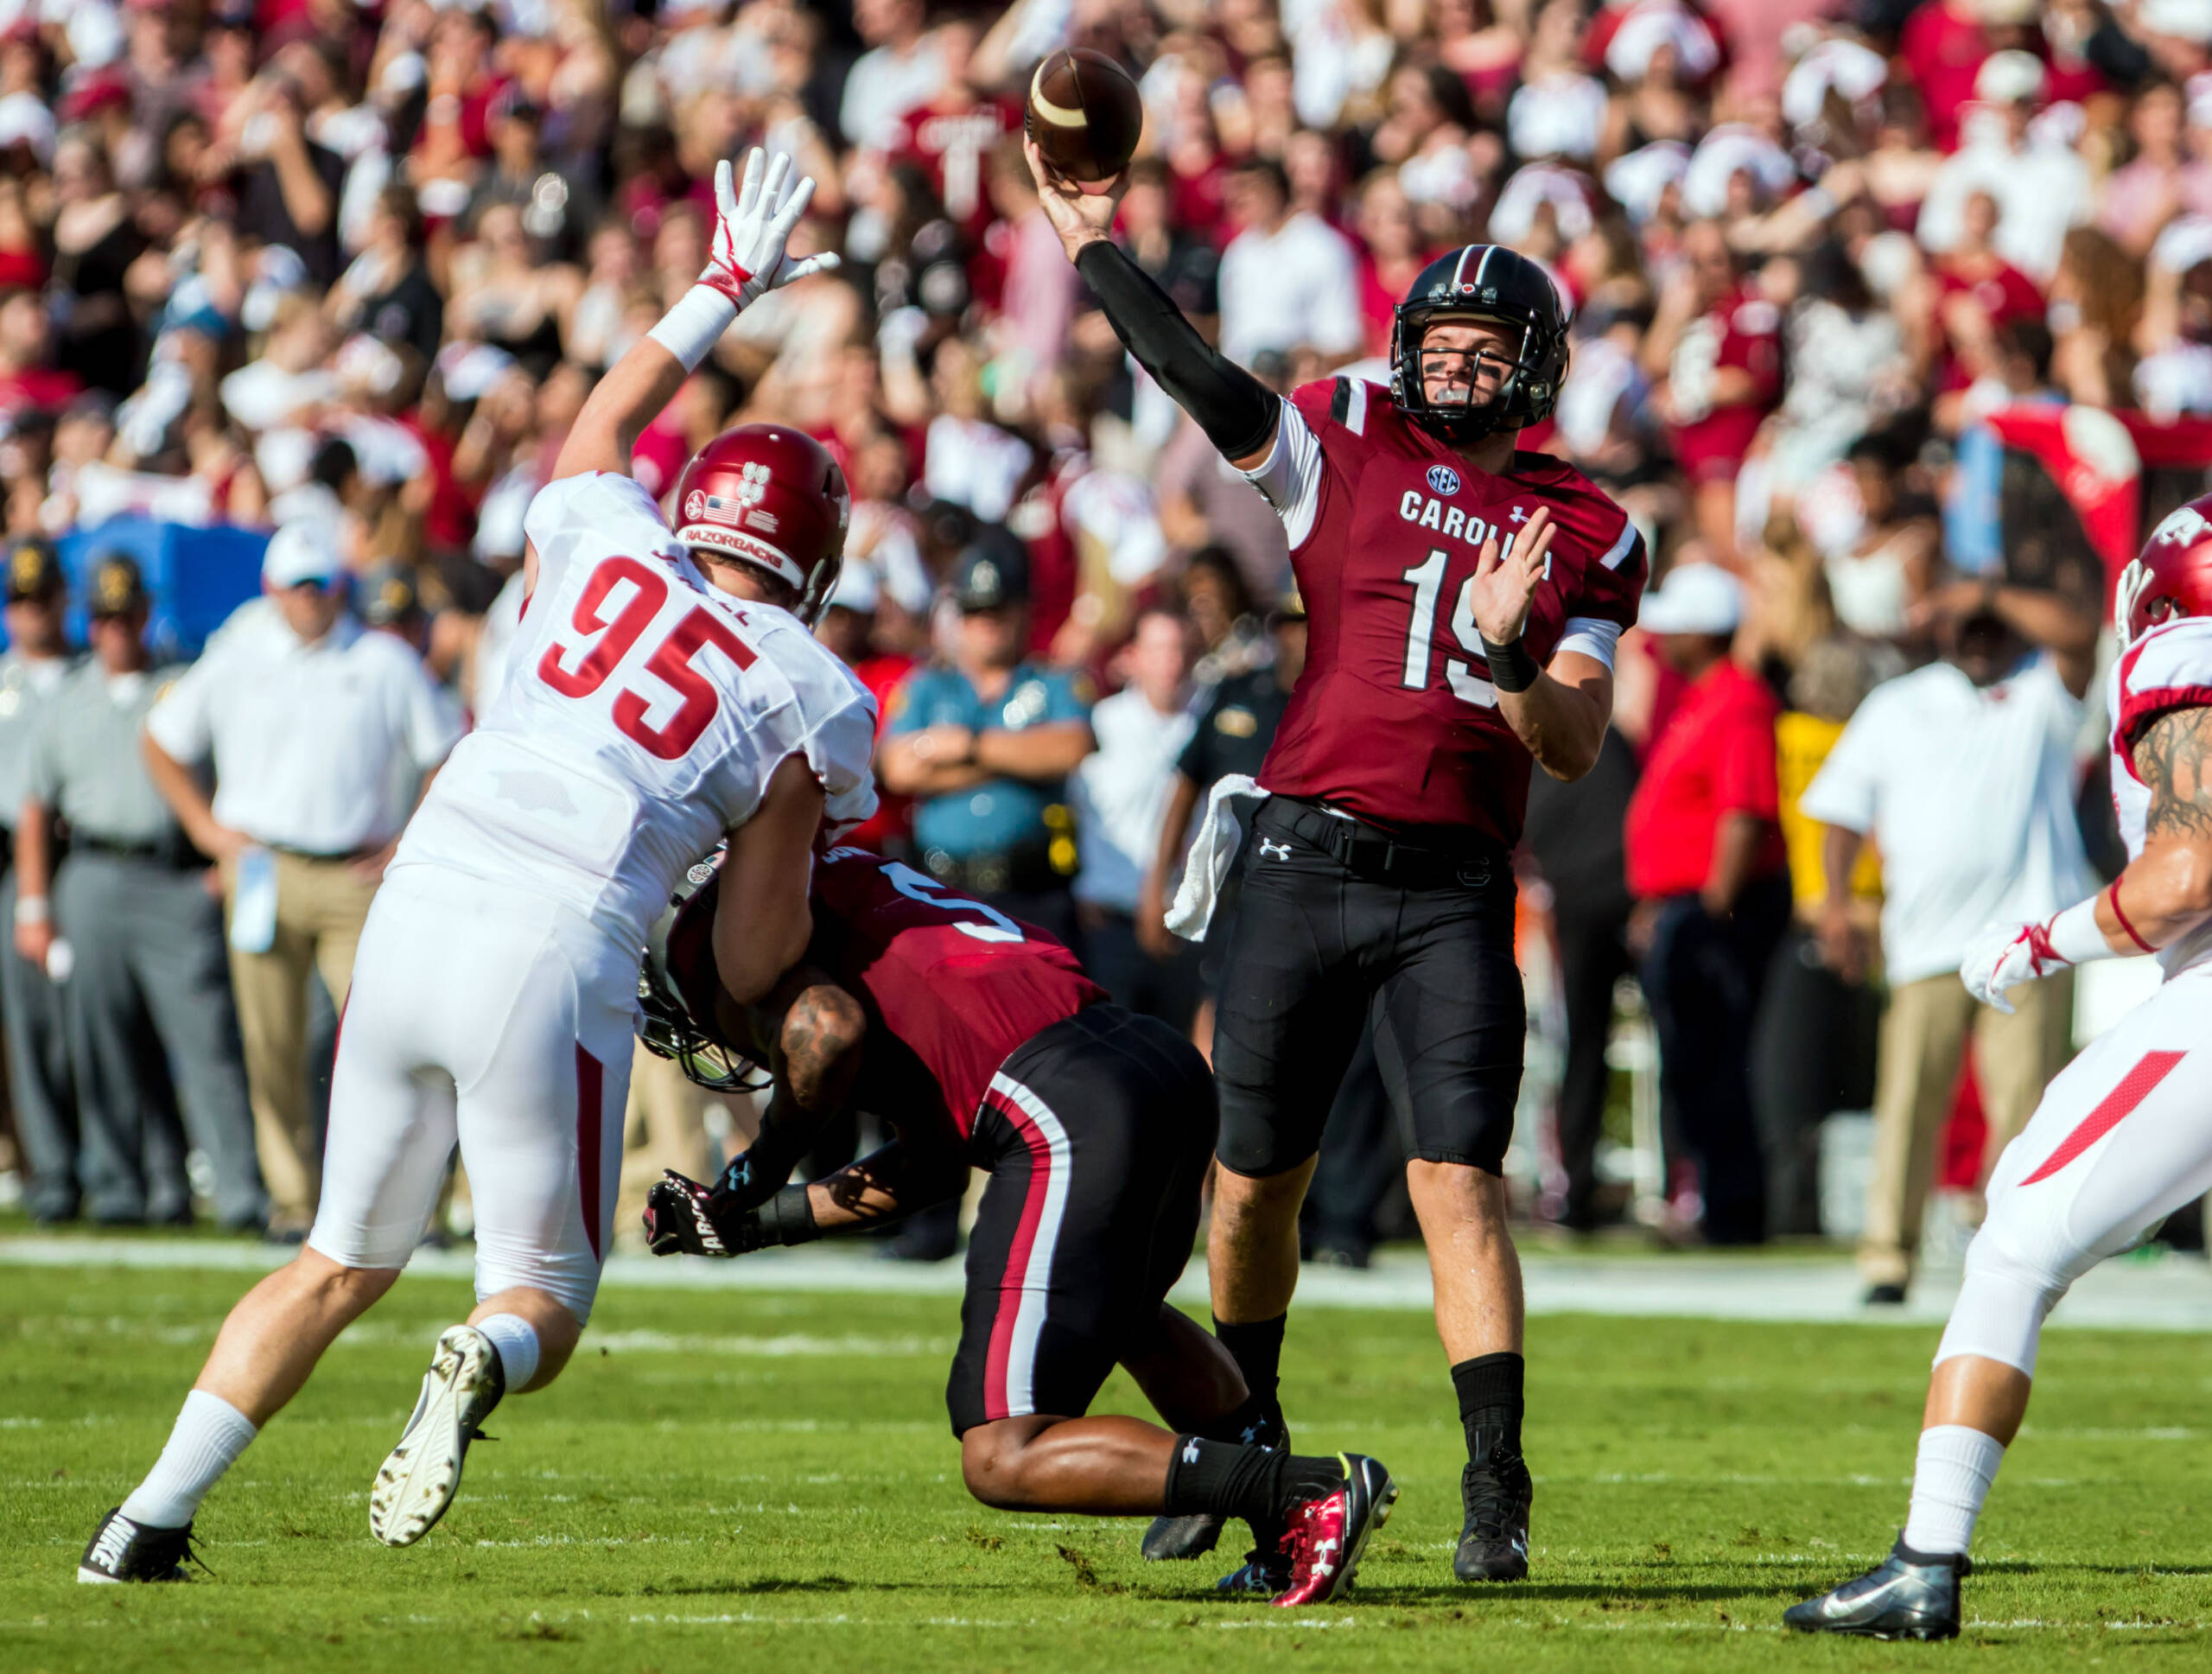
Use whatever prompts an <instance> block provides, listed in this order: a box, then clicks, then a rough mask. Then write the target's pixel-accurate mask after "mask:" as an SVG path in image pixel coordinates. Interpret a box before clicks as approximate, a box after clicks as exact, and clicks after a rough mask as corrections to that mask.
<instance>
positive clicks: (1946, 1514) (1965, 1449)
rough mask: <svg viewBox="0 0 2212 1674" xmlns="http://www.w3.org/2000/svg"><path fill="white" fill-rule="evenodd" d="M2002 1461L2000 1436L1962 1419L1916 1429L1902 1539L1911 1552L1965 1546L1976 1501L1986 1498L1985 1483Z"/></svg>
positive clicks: (1954, 1549)
mask: <svg viewBox="0 0 2212 1674" xmlns="http://www.w3.org/2000/svg"><path fill="white" fill-rule="evenodd" d="M2004 1462H2005V1444H2004V1443H2003V1442H1999V1440H1998V1439H1997V1438H1996V1437H1995V1436H1993V1435H1983V1434H1982V1433H1981V1432H1980V1430H1977V1429H1967V1427H1966V1426H1965V1425H1964V1424H1937V1425H1936V1426H1934V1427H1933V1428H1932V1429H1924V1430H1923V1431H1921V1433H1920V1457H1919V1458H1918V1460H1917V1461H1915V1463H1914V1465H1913V1469H1912V1512H1911V1514H1910V1516H1908V1517H1907V1518H1905V1524H1904V1544H1906V1545H1908V1546H1910V1547H1911V1548H1912V1550H1914V1551H1916V1552H1946V1553H1948V1552H1963V1551H1965V1550H1967V1546H1968V1545H1969V1544H1971V1543H1972V1541H1973V1539H1974V1519H1975V1518H1978V1517H1980V1515H1981V1502H1982V1501H1983V1500H1985V1499H1988V1498H1989V1485H1990V1484H1991V1483H1993V1482H1994V1481H1995V1480H1997V1467H1999V1465H2001V1464H2003V1463H2004Z"/></svg>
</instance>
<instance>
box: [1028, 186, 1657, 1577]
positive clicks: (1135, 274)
mask: <svg viewBox="0 0 2212 1674" xmlns="http://www.w3.org/2000/svg"><path fill="white" fill-rule="evenodd" d="M1029 161H1030V167H1031V169H1032V171H1033V173H1034V174H1035V175H1036V177H1037V181H1038V188H1039V193H1040V194H1041V202H1042V204H1043V207H1044V209H1045V213H1046V215H1047V216H1048V217H1049V218H1050V219H1051V220H1052V226H1053V229H1054V231H1055V232H1058V235H1059V238H1060V242H1061V245H1062V246H1063V247H1064V248H1065V250H1066V251H1067V254H1068V257H1069V258H1070V259H1071V261H1072V262H1074V263H1075V264H1076V266H1077V269H1078V270H1079V271H1081V273H1082V275H1083V277H1084V281H1085V282H1086V283H1088V284H1089V285H1090V290H1091V291H1092V293H1093V294H1094V295H1096V296H1097V298H1098V300H1099V304H1100V306H1101V308H1102V309H1103V310H1104V312H1105V315H1106V318H1107V320H1108V321H1109V323H1111V325H1112V326H1113V328H1114V329H1115V331H1116V334H1118V335H1119V336H1120V338H1121V340H1122V342H1123V344H1125V345H1126V346H1127V347H1128V349H1129V351H1130V353H1132V354H1133V355H1135V358H1136V360H1137V361H1138V362H1139V364H1141V366H1143V367H1144V368H1145V370H1146V371H1147V372H1149V373H1151V375H1152V376H1153V378H1154V379H1155V380H1156V381H1157V382H1158V383H1159V384H1160V387H1161V388H1162V389H1164V390H1166V391H1167V393H1168V394H1169V395H1170V396H1172V397H1173V398H1174V399H1175V401H1176V402H1177V403H1178V404H1180V405H1181V406H1182V408H1183V409H1184V411H1186V412H1188V413H1189V414H1190V415H1191V417H1192V418H1193V419H1195V420H1196V421H1197V422H1198V426H1199V428H1200V429H1201V430H1205V433H1206V435H1207V436H1208V438H1209V439H1210V440H1211V442H1213V444H1214V445H1215V447H1217V449H1220V451H1221V453H1222V455H1224V457H1225V458H1226V459H1228V460H1229V461H1230V463H1231V464H1233V465H1235V466H1236V467H1237V468H1239V469H1240V470H1242V471H1243V473H1244V474H1245V475H1246V477H1247V478H1249V480H1250V481H1251V482H1252V484H1253V486H1254V487H1256V488H1257V489H1258V490H1259V491H1260V493H1262V495H1263V496H1265V497H1266V499H1267V500H1268V503H1269V504H1270V505H1272V506H1274V508H1275V510H1276V512H1278V513H1279V514H1280V515H1281V518H1282V519H1283V524H1284V526H1285V529H1286V531H1287V534H1288V536H1289V542H1290V562H1291V567H1292V569H1293V570H1294V572H1295V573H1296V575H1297V577H1298V585H1299V591H1300V593H1301V594H1302V595H1304V597H1305V600H1306V612H1307V617H1308V622H1309V627H1308V638H1307V650H1306V667H1305V670H1304V672H1302V673H1301V674H1300V677H1299V679H1298V684H1297V686H1296V688H1295V689H1294V691H1293V692H1292V694H1291V697H1290V703H1289V705H1288V707H1287V710H1286V711H1285V713H1284V716H1283V719H1282V723H1281V727H1280V729H1278V730H1277V732H1276V734H1275V738H1274V746H1273V748H1271V749H1270V750H1269V751H1268V757H1267V761H1266V762H1265V764H1264V765H1263V766H1262V769H1261V772H1260V774H1259V783H1258V784H1257V785H1256V786H1254V785H1250V784H1249V783H1248V784H1247V785H1246V786H1244V788H1245V789H1247V790H1249V791H1252V792H1255V793H1259V794H1264V795H1265V796H1266V800H1265V801H1264V802H1262V804H1261V805H1260V806H1259V808H1258V810H1257V811H1256V812H1255V813H1254V815H1253V817H1252V826H1253V831H1252V836H1253V839H1254V840H1253V841H1251V842H1250V843H1248V844H1247V845H1246V847H1245V850H1244V856H1245V858H1244V862H1243V867H1244V873H1243V894H1242V898H1241V904H1240V906H1239V908H1238V911H1237V914H1236V922H1235V923H1234V925H1233V926H1231V927H1230V932H1229V941H1228V952H1227V956H1226V959H1225V961H1224V971H1223V974H1222V983H1221V997H1220V1000H1219V1002H1218V1008H1217V1015H1216V1018H1215V1024H1214V1056H1213V1065H1214V1071H1215V1073H1216V1075H1217V1077H1218V1078H1219V1080H1220V1086H1221V1136H1220V1144H1219V1157H1220V1162H1221V1169H1220V1172H1219V1174H1217V1177H1216V1182H1215V1187H1214V1209H1213V1219H1212V1223H1211V1228H1210V1230H1209V1233H1208V1245H1207V1262H1206V1266H1207V1271H1208V1275H1209V1281H1210V1283H1211V1286H1212V1290H1213V1311H1214V1318H1215V1321H1216V1324H1215V1329H1216V1331H1217V1333H1218V1334H1219V1335H1220V1337H1221V1339H1222V1340H1223V1342H1224V1344H1225V1345H1226V1346H1228V1347H1229V1349H1230V1353H1233V1354H1234V1355H1235V1356H1236V1361H1237V1364H1238V1365H1239V1366H1240V1367H1241V1368H1242V1369H1243V1372H1244V1377H1245V1381H1246V1383H1247V1384H1248V1385H1249V1386H1250V1388H1251V1389H1252V1391H1253V1392H1254V1393H1255V1395H1256V1396H1258V1397H1261V1398H1262V1400H1263V1401H1265V1402H1267V1403H1268V1407H1269V1416H1270V1420H1271V1423H1272V1426H1273V1427H1272V1429H1271V1430H1270V1432H1269V1435H1270V1437H1271V1438H1272V1439H1276V1440H1280V1439H1281V1435H1282V1430H1281V1409H1280V1407H1278V1406H1276V1405H1275V1404H1274V1391H1275V1384H1276V1372H1277V1361H1278V1359H1280V1356H1281V1347H1282V1327H1283V1321H1284V1317H1285V1314H1286V1313H1287V1309H1288V1308H1289V1306H1290V1300H1291V1294H1292V1291H1293V1290H1294V1288H1295V1287H1296V1284H1297V1282H1298V1209H1299V1204H1300V1200H1302V1199H1303V1198H1304V1197H1305V1195H1306V1184H1307V1182H1308V1181H1310V1180H1311V1179H1312V1178H1313V1167H1314V1160H1315V1156H1316V1154H1317V1152H1318V1150H1319V1144H1320V1135H1321V1130H1322V1125H1323V1123H1324V1122H1325V1120H1326V1118H1327V1116H1328V1111H1329V1106H1330V1102H1331V1100H1332V1098H1333V1097H1334V1096H1335V1093H1336V1090H1337V1086H1338V1082H1339V1081H1341V1080H1342V1079H1343V1077H1344V1069H1345V1066H1346V1065H1347V1064H1348V1063H1349V1062H1350V1060H1351V1055H1352V1052H1353V1050H1354V1048H1355V1047H1356V1046H1357V1043H1358V1041H1359V1037H1360V1033H1361V1030H1362V1028H1363V1027H1371V1028H1373V1031H1374V1040H1375V1057H1376V1066H1377V1067H1378V1068H1379V1069H1380V1071H1381V1072H1382V1075H1383V1084H1384V1085H1385V1087H1386V1089H1387V1090H1388V1092H1389V1095H1390V1102H1391V1104H1392V1105H1393V1106H1394V1107H1395V1113H1396V1115H1397V1118H1398V1126H1399V1130H1400V1132H1401V1134H1402V1136H1403V1141H1404V1145H1405V1151H1406V1183H1407V1187H1408V1191H1409V1192H1410V1193H1411V1195H1412V1199H1413V1205H1414V1212H1415V1213H1416V1214H1417V1215H1418V1216H1419V1217H1420V1220H1421V1233H1422V1236H1423V1238H1425V1239H1426V1241H1427V1244H1428V1249H1429V1257H1430V1272H1431V1276H1432V1278H1433V1283H1434V1286H1435V1292H1436V1324H1437V1331H1438V1334H1439V1335H1440V1337H1441V1338H1442V1339H1443V1342H1444V1348H1445V1353H1446V1358H1447V1359H1448V1360H1449V1362H1450V1364H1451V1369H1452V1384H1453V1386H1454V1389H1455V1390H1456V1391H1457V1394H1458V1397H1459V1415H1460V1420H1461V1423H1462V1424H1463V1425H1464V1427H1465V1431H1466V1440H1467V1466H1466V1469H1465V1472H1464V1473H1463V1474H1462V1477H1461V1481H1460V1493H1461V1499H1462V1502H1463V1506H1464V1511H1465V1519H1464V1521H1463V1523H1462V1525H1461V1532H1460V1537H1459V1549H1458V1551H1457V1552H1456V1554H1455V1555H1454V1557H1453V1560H1452V1567H1453V1569H1454V1571H1455V1573H1457V1574H1458V1575H1459V1576H1460V1577H1461V1578H1462V1579H1465V1580H1468V1581H1517V1580H1519V1579H1521V1578H1522V1576H1524V1575H1527V1574H1528V1569H1529V1500H1530V1497H1531V1489H1530V1479H1529V1471H1528V1467H1527V1466H1526V1464H1525V1463H1524V1462H1523V1461H1522V1454H1521V1419H1522V1357H1521V1348H1522V1291H1521V1270H1520V1265H1519V1262H1518V1260H1517V1258H1516V1256H1515V1254H1514V1250H1513V1241H1512V1238H1511V1237H1510V1234H1509V1232H1507V1228H1506V1198H1505V1183H1504V1180H1503V1174H1502V1169H1503V1162H1504V1156H1505V1149H1506V1143H1507V1141H1508V1140H1509V1139H1510V1136H1511V1135H1512V1130H1513V1110H1514V1103H1515V1099H1516V1095H1517V1093H1518V1091H1519V1088H1520V1082H1521V1053H1522V1038H1523V1035H1524V1034H1525V1016H1524V1012H1523V1009H1522V992H1521V979H1520V973H1519V971H1518V970H1517V969H1516V965H1515V963H1514V958H1513V918H1514V909H1513V874H1512V869H1511V865H1510V858H1509V857H1510V851H1511V850H1512V848H1513V845H1514V844H1515V843H1516V842H1517V841H1518V840H1519V837H1520V835H1521V821H1522V812H1523V809H1524V808H1525V806H1526V804H1527V800H1528V792H1529V772H1530V769H1531V767H1532V764H1541V766H1542V767H1543V768H1544V770H1545V771H1546V772H1548V773H1551V774H1552V775H1553V776H1554V777H1555V778H1560V779H1574V778H1578V777H1580V775H1581V774H1583V773H1586V772H1588V771H1589V769H1590V767H1592V764H1593V763H1594V762H1595V761H1597V758H1598V751H1599V745H1600V744H1601V743H1602V742H1604V738H1605V726H1606V722H1607V721H1608V719H1609V718H1610V716H1611V710H1612V697H1613V671H1612V657H1613V647H1614V644H1615V642H1616V641H1617V640H1618V638H1619V635H1620V633H1621V630H1622V629H1623V628H1624V627H1628V626H1629V625H1630V624H1631V623H1633V622H1634V621H1635V620H1636V614H1637V601H1638V599H1639V597H1640V595H1641V594H1642V591H1643V579H1644V574H1645V569H1646V565H1645V561H1644V553H1643V542H1642V540H1641V539H1640V538H1638V536H1637V532H1636V531H1635V529H1634V527H1633V526H1632V525H1630V523H1629V520H1628V518H1627V516H1626V514H1624V512H1622V511H1621V509H1620V507H1618V506H1616V505H1614V504H1613V503H1612V502H1611V500H1607V499H1606V498H1605V495H1604V494H1602V493H1599V491H1598V490H1597V489H1596V488H1595V487H1592V485H1591V484H1590V483H1589V482H1588V481H1586V480H1585V479H1584V478H1583V477H1582V476H1581V475H1580V474H1579V473H1578V472H1576V471H1575V470H1574V469H1573V468H1572V467H1570V466H1567V465H1566V464H1564V463H1562V462H1560V461H1558V460H1555V459H1552V458H1549V457H1547V456H1545V455H1540V454H1526V453H1521V452H1518V451H1516V446H1515V443H1516V439H1517V437H1518V435H1519V433H1520V431H1521V430H1522V428H1523V427H1524V426H1526V425H1529V424H1532V423H1535V422H1537V421H1538V420H1540V419H1541V418H1543V417H1546V416H1547V415H1548V413H1549V412H1550V411H1551V410H1552V405H1553V403H1554V401H1555V400H1556V399H1557V398H1558V395H1559V385H1560V379H1562V378H1563V377H1564V376H1565V375H1566V372H1567V312H1566V309H1565V307H1564V305H1563V304H1562V302H1560V296H1559V293H1558V290H1556V288H1555V287H1554V285H1553V284H1552V283H1551V281H1550V279H1549V277H1548V276H1547V275H1546V274H1545V273H1544V271H1543V270H1542V269H1541V268H1540V267H1538V266H1537V265H1536V264H1535V263H1533V262H1531V261H1529V260H1528V259H1527V258H1524V257H1522V256H1519V255H1517V254H1516V253H1515V252H1514V251H1510V250H1507V249H1504V248H1503V247H1502V246H1499V245H1470V246H1468V247H1467V248H1465V249H1463V250H1459V251H1453V252H1452V253H1451V254H1450V255H1448V256H1446V257H1443V258H1440V259H1439V260H1437V261H1435V262H1433V263H1431V264H1429V266H1428V267H1427V268H1426V269H1424V270H1423V271H1422V272H1421V276H1420V277H1418V278H1417V279H1415V280H1414V285H1413V288H1412V290H1410V291H1408V293H1407V295H1406V297H1405V300H1404V301H1403V302H1401V303H1400V304H1399V305H1398V308H1397V311H1396V319H1395V325H1394V328H1393V330H1392V335H1391V353H1390V365H1391V373H1390V382H1389V385H1388V386H1387V387H1386V386H1384V385H1380V384H1370V383H1367V382H1364V381H1363V380H1360V379H1351V378H1336V379H1324V380H1322V381H1321V382H1319V383H1315V384H1309V385H1306V387H1304V388H1303V389H1300V390H1298V391H1295V392H1294V394H1292V395H1291V396H1290V397H1289V398H1287V399H1286V398H1281V397H1279V396H1276V395H1274V394H1272V393H1270V392H1269V391H1268V390H1267V389H1266V388H1265V387H1263V386H1262V385H1261V384H1260V383H1259V382H1258V381H1257V380H1256V379H1253V378H1252V377H1251V376H1250V375H1249V373H1247V372H1244V371H1243V369H1242V368H1241V367H1238V366H1234V365H1232V364H1231V363H1230V361H1228V360H1225V359H1224V358H1223V357H1222V356H1221V355H1220V354H1219V353H1217V352H1216V351H1215V350H1214V349H1213V348H1212V347H1210V346H1209V345H1208V344H1207V343H1206V342H1205V340H1204V339H1203V338H1201V337H1200V336H1199V335H1198V333H1197V332H1196V331H1195V330H1194V329H1192V327H1191V325H1190V323H1189V322H1188V321H1185V319H1184V318H1183V316H1182V315H1180V314H1179V312H1178V311H1177V310H1176V308H1175V305H1174V303H1173V302H1171V301H1169V300H1168V298H1167V296H1166V294H1165V293H1164V292H1163V291H1161V290H1160V288H1159V287H1158V286H1156V285H1154V283H1152V281H1151V280H1150V279H1149V278H1147V277H1146V275H1145V274H1144V272H1143V271H1142V270H1141V268H1139V267H1138V266H1137V264H1135V261H1133V260H1132V259H1131V258H1129V257H1128V254H1127V253H1126V252H1124V251H1122V250H1121V249H1120V248H1119V247H1118V246H1117V245H1115V244H1114V243H1113V241H1112V239H1111V238H1110V237H1109V227H1110V226H1111V225H1112V221H1113V215H1114V209H1115V205H1116V201H1117V200H1118V199H1119V197H1120V194H1121V192H1122V188H1123V187H1124V186H1125V185H1126V183H1127V177H1126V175H1124V176H1123V177H1122V179H1120V180H1117V181H1115V182H1114V183H1113V184H1112V185H1111V186H1110V187H1109V188H1108V189H1107V190H1106V191H1104V192H1103V193H1100V194H1096V195H1085V194H1083V193H1082V192H1080V191H1079V190H1078V189H1077V188H1076V187H1075V186H1074V185H1073V184H1072V183H1071V182H1068V181H1061V180H1059V179H1058V178H1057V177H1055V176H1052V175H1050V174H1049V173H1048V172H1047V171H1046V169H1045V167H1044V164H1043V162H1042V159H1041V158H1040V157H1039V156H1038V154H1037V151H1036V148H1035V147H1034V146H1032V147H1031V148H1030V151H1029ZM1222 794H1223V792H1222V788H1221V787H1220V786H1217V787H1216V790H1215V792H1214V799H1215V810H1214V811H1213V812H1210V814H1209V818H1208V823H1207V827H1206V829H1205V830H1204V831H1202V832H1201V835H1200V837H1199V840H1198V846H1197V849H1196V851H1195V853H1196V856H1197V858H1195V859H1194V860H1193V862H1192V868H1191V874H1192V875H1191V877H1190V878H1188V879H1186V886H1185V900H1183V901H1179V903H1178V910H1177V913H1176V914H1175V920H1176V922H1175V926H1174V927H1176V928H1178V929H1179V930H1182V931H1184V932H1185V933H1189V932H1192V931H1196V932H1198V933H1203V920H1204V918H1205V908H1206V901H1207V893H1208V892H1207V888H1206V886H1207V885H1208V884H1209V883H1211V882H1215V881H1216V880H1217V877H1218V875H1219V874H1218V872H1217V867H1218V868H1219V869H1220V870H1221V871H1225V869H1226V865H1227V859H1228V856H1229V854H1230V852H1231V851H1232V850H1233V849H1234V846H1235V845H1234V842H1233V838H1231V837H1227V836H1226V835H1224V831H1223V828H1222V827H1221V825H1220V824H1219V823H1218V818H1217V815H1218V805H1219V800H1220V798H1221V796H1222ZM1186 907H1187V909H1188V910H1187V911H1185V908H1186ZM1214 1534H1215V1531H1213V1530H1211V1529H1209V1528H1206V1527H1205V1526H1203V1525H1193V1526H1192V1527H1190V1528H1189V1529H1188V1530H1186V1531H1182V1532H1181V1533H1178V1532H1177V1531H1170V1530H1155V1531H1154V1538H1153V1539H1151V1540H1150V1541H1148V1543H1147V1550H1150V1551H1153V1552H1154V1553H1155V1554H1156V1555H1158V1556H1194V1555H1195V1554H1196V1553H1197V1552H1198V1551H1200V1550H1205V1548H1206V1547H1208V1546H1211V1544H1213V1537H1214ZM1266 1562H1267V1554H1266V1553H1265V1552H1261V1553H1257V1554H1255V1558H1254V1563H1257V1564H1261V1565H1264V1564H1265V1563H1266ZM1240 1573H1242V1572H1240Z"/></svg>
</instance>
